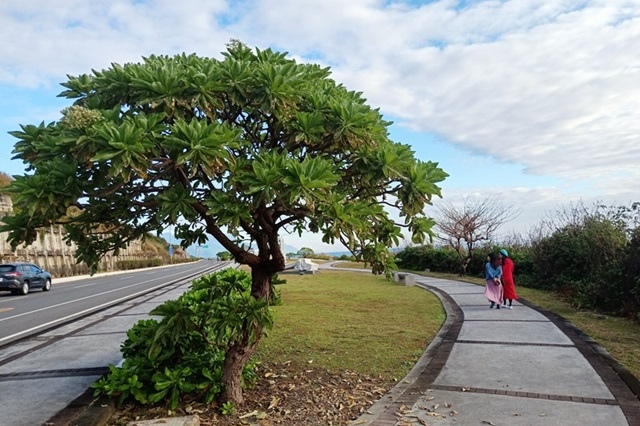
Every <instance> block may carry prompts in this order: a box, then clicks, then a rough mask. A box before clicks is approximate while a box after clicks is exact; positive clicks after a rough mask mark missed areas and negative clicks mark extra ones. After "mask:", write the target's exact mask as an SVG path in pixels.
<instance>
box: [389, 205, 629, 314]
mask: <svg viewBox="0 0 640 426" xmlns="http://www.w3.org/2000/svg"><path fill="white" fill-rule="evenodd" d="M639 213H640V203H633V204H632V205H631V206H629V207H604V206H598V208H596V209H594V210H590V211H587V210H579V209H574V210H570V211H568V213H567V212H565V215H564V217H562V218H560V220H558V221H557V222H560V223H562V225H557V224H554V223H552V222H546V223H544V224H543V225H544V226H541V227H540V228H539V229H538V230H537V231H536V232H533V233H532V234H534V235H535V236H530V237H529V239H528V242H525V243H523V242H521V241H520V242H518V243H517V244H516V243H512V244H509V243H507V244H505V245H504V246H497V245H494V244H488V245H485V246H483V247H477V248H476V249H475V250H474V252H473V256H472V259H471V261H470V263H469V265H468V267H467V275H470V276H476V277H483V276H484V265H485V263H486V256H487V254H488V253H489V252H491V251H498V250H499V249H500V248H505V249H506V250H507V251H508V252H509V255H510V257H511V258H512V259H513V261H514V263H515V279H516V285H521V286H526V287H532V288H538V289H544V290H550V291H554V292H557V293H558V295H559V296H560V297H562V298H563V299H565V300H567V301H569V302H570V303H572V304H573V305H575V306H576V307H578V308H584V309H591V310H596V311H600V312H603V313H607V314H611V315H618V316H627V317H632V318H634V319H635V320H637V321H640V226H639V224H640V221H639V220H638V219H639V218H640V214H639ZM545 230H546V231H545ZM396 262H397V264H398V266H399V267H400V268H403V269H410V270H419V271H424V270H426V269H428V270H430V271H433V272H446V273H460V271H461V263H460V262H461V259H460V256H459V254H458V253H456V251H454V250H453V249H451V248H447V247H442V248H436V247H433V246H420V247H408V248H406V249H404V250H402V251H401V252H399V253H398V254H396Z"/></svg>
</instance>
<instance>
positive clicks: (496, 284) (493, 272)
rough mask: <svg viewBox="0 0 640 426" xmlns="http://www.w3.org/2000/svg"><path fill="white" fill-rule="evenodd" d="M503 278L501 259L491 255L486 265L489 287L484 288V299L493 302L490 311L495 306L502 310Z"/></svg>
mask: <svg viewBox="0 0 640 426" xmlns="http://www.w3.org/2000/svg"><path fill="white" fill-rule="evenodd" d="M501 277H502V265H500V259H499V257H498V255H497V254H496V253H490V254H489V257H488V261H487V264H486V265H485V278H486V280H487V285H486V286H485V287H484V297H486V298H487V299H489V302H491V305H490V306H489V309H491V308H493V305H496V308H497V309H500V304H501V303H502V299H503V294H502V283H501Z"/></svg>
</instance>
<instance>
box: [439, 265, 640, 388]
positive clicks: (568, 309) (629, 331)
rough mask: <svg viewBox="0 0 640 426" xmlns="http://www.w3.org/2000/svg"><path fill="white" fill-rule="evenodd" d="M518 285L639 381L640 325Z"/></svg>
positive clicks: (473, 280)
mask: <svg viewBox="0 0 640 426" xmlns="http://www.w3.org/2000/svg"><path fill="white" fill-rule="evenodd" d="M428 275H430V276H434V277H439V278H447V279H452V280H458V281H465V282H470V283H473V284H479V285H483V286H484V284H485V281H484V280H483V279H480V278H472V277H460V276H458V275H456V274H440V273H437V274H436V273H429V274H428ZM517 284H518V283H517V278H516V292H517V293H518V296H519V297H522V298H524V299H526V300H528V301H529V302H532V303H534V304H536V305H538V306H540V307H542V308H545V309H547V310H548V311H551V312H554V313H555V314H558V315H561V316H562V317H564V318H566V319H567V320H569V321H571V323H573V325H575V326H576V327H578V328H579V329H580V330H582V331H584V332H585V333H587V334H588V335H589V336H591V338H592V339H594V340H595V341H596V342H598V344H599V345H600V346H602V347H603V348H605V349H606V350H607V352H609V353H610V354H611V355H612V356H613V357H614V358H615V359H616V360H618V362H619V363H620V364H622V365H623V366H624V367H625V368H626V369H627V370H629V371H630V372H631V373H632V374H633V375H634V376H636V377H638V378H640V324H638V323H636V322H634V321H631V320H629V319H626V318H618V317H611V316H607V315H601V314H598V313H595V312H591V311H580V310H577V309H576V308H574V307H572V306H571V305H570V304H568V303H566V302H563V301H562V300H560V299H559V298H558V297H556V296H555V295H554V294H553V293H551V292H548V291H544V290H537V289H533V288H527V287H522V286H517Z"/></svg>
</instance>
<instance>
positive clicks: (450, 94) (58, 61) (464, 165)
mask: <svg viewBox="0 0 640 426" xmlns="http://www.w3.org/2000/svg"><path fill="white" fill-rule="evenodd" d="M230 39H238V40H241V41H242V42H243V43H245V44H247V45H248V46H251V47H259V48H261V49H265V48H269V47H271V48H273V49H274V50H278V51H285V52H289V54H290V56H291V57H293V58H295V59H296V60H299V61H303V62H313V63H318V64H321V65H323V66H329V67H331V70H332V73H333V75H332V77H333V78H334V79H335V80H336V81H338V82H340V83H342V84H344V85H345V86H346V87H347V88H348V89H350V90H356V91H361V92H363V94H364V97H366V98H367V100H368V101H367V102H368V104H369V105H371V106H373V107H376V108H380V111H381V112H382V113H383V114H384V117H385V119H387V120H391V121H393V122H394V124H393V125H392V126H391V127H390V129H389V130H390V134H391V138H392V139H393V140H395V141H397V142H402V143H406V144H409V145H411V146H412V148H413V149H414V151H415V153H416V157H417V158H419V159H421V160H424V161H436V162H438V163H439V164H440V166H441V167H442V168H443V169H444V170H445V171H446V172H447V173H449V175H450V177H449V178H448V179H447V180H446V181H444V182H443V183H442V185H441V186H442V189H443V201H444V202H448V203H452V204H458V203H460V202H461V201H462V200H463V199H464V198H465V197H467V198H470V199H474V197H475V198H483V197H497V198H498V199H500V200H501V201H502V202H503V203H504V205H505V206H513V207H515V208H518V209H521V213H520V215H519V216H518V217H517V218H516V219H514V220H513V221H511V222H509V223H507V224H505V225H504V226H503V227H502V228H501V229H500V230H499V233H501V235H507V234H511V233H513V232H516V233H526V232H528V230H530V229H531V228H532V227H533V226H535V225H536V224H537V223H539V221H540V220H541V219H542V218H544V217H545V216H547V215H549V214H552V213H553V212H554V211H557V210H558V209H559V208H561V207H562V206H567V205H570V204H572V203H578V202H583V203H586V204H590V203H593V202H596V201H598V202H602V203H604V204H607V205H628V204H629V203H630V202H631V201H638V200H639V198H640V185H639V184H638V183H639V178H640V117H639V114H640V55H639V54H638V52H640V1H639V0H629V1H623V0H595V1H588V0H582V1H574V0H517V1H506V0H502V1H500V0H490V1H483V0H468V1H454V0H443V1H419V0H413V1H409V0H406V1H403V0H399V1H394V0H349V1H345V0H314V1H300V0H239V1H224V0H181V1H175V0H157V1H153V0H110V1H93V0H3V1H2V2H0V171H3V172H5V173H8V174H11V175H17V174H23V173H24V165H23V164H22V163H21V162H18V161H16V160H11V157H12V154H11V151H12V149H13V145H14V144H15V142H16V140H15V139H14V138H13V137H11V136H10V135H8V134H7V132H9V131H12V130H18V129H19V126H20V124H38V123H40V122H41V121H45V122H50V121H54V120H58V119H59V118H60V117H61V115H60V110H61V109H62V108H64V107H66V106H69V101H68V100H65V99H61V98H57V97H56V96H57V95H58V94H59V93H60V92H61V91H62V89H63V88H62V87H61V86H60V83H62V82H64V81H66V75H78V74H84V73H90V72H91V70H92V69H96V70H99V69H103V68H107V67H109V66H110V64H111V63H119V64H122V63H126V62H139V61H140V60H141V58H142V57H143V56H149V55H151V54H157V55H158V54H166V55H174V54H178V53H182V52H186V53H196V54H198V55H201V56H208V57H217V58H219V57H221V56H220V52H221V51H223V50H225V44H226V43H228V42H229V40H230ZM438 202H440V200H439V199H436V201H435V203H434V204H435V206H434V207H432V208H431V209H430V210H427V211H428V212H429V213H430V214H436V212H437V210H436V208H437V204H438ZM284 239H285V243H286V244H287V245H288V246H289V247H297V248H301V247H310V248H312V249H313V250H314V251H316V252H332V251H340V250H343V248H342V247H341V246H339V245H336V246H328V245H325V244H322V243H321V240H320V238H319V237H318V236H315V235H307V234H305V235H304V236H303V237H301V238H299V237H297V236H293V235H285V236H284ZM217 247H218V246H217V245H216V244H215V243H214V242H211V244H210V245H209V249H208V250H209V252H211V253H215V252H216V251H217ZM218 251H219V250H218ZM199 254H200V255H206V254H207V250H205V249H201V250H200V252H199Z"/></svg>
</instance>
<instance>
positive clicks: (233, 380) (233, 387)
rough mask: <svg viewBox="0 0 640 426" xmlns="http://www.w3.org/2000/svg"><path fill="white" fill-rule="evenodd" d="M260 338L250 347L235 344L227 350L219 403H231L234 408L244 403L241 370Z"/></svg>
mask: <svg viewBox="0 0 640 426" xmlns="http://www.w3.org/2000/svg"><path fill="white" fill-rule="evenodd" d="M260 337H262V333H260V335H259V337H258V339H257V340H256V341H255V342H254V343H253V344H252V345H247V344H236V345H233V346H231V347H230V348H229V349H228V350H227V353H226V355H225V358H224V364H223V367H222V379H221V381H222V384H223V385H224V390H223V391H222V394H221V395H220V401H221V402H223V403H224V402H227V401H231V402H233V403H234V404H235V406H236V407H238V406H240V405H242V403H243V401H244V396H243V395H242V369H243V368H244V365H245V364H246V363H247V361H249V359H250V358H251V355H253V353H254V352H255V350H256V348H257V346H258V342H259V341H260Z"/></svg>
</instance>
